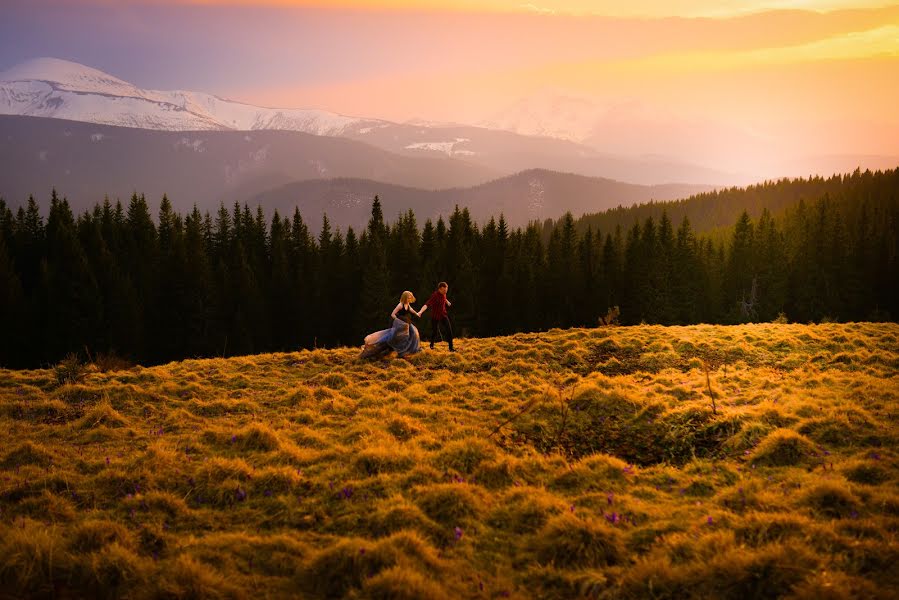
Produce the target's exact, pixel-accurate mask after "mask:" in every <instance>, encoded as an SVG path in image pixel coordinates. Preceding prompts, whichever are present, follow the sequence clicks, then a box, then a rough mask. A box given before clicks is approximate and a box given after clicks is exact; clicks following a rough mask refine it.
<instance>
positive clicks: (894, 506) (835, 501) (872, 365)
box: [0, 323, 899, 599]
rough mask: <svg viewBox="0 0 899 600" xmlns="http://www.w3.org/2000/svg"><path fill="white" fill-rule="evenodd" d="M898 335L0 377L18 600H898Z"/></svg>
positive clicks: (771, 337)
mask: <svg viewBox="0 0 899 600" xmlns="http://www.w3.org/2000/svg"><path fill="white" fill-rule="evenodd" d="M897 339H899V327H897V326H896V325H891V324H863V323H862V324H847V325H840V324H825V325H815V326H806V325H789V324H753V325H742V326H738V327H713V326H696V327H657V326H641V327H631V328H626V327H621V328H606V329H597V330H587V329H577V330H564V331H563V330H552V331H549V332H545V333H532V334H518V335H513V336H508V337H504V338H493V339H478V340H467V339H460V340H459V350H460V352H458V353H456V354H453V355H450V354H449V353H446V352H440V351H438V352H428V351H425V352H424V353H423V354H420V355H417V356H414V357H412V358H411V360H410V361H408V362H407V361H404V360H388V361H383V362H376V363H369V362H359V361H357V360H356V351H355V350H354V349H338V350H325V351H312V352H310V351H303V352H294V353H286V354H265V355H259V356H247V357H240V358H232V359H212V360H188V361H184V362H180V363H171V364H168V365H162V366H158V367H153V368H142V367H134V368H131V369H129V370H127V371H122V370H102V369H88V370H87V371H86V372H85V374H84V377H83V378H80V379H79V380H77V381H67V382H63V383H62V384H60V382H59V381H58V380H57V378H56V376H55V374H54V372H53V370H33V371H19V372H11V371H0V429H2V431H3V432H4V437H3V443H2V445H0V590H2V591H0V596H4V597H5V596H10V597H16V598H18V597H97V598H113V597H130V598H144V597H147V598H157V597H173V598H193V597H196V598H242V597H248V596H255V595H260V594H261V595H264V596H267V597H268V596H271V597H304V598H339V597H347V598H483V597H491V598H504V597H511V598H532V597H536V598H552V599H555V598H605V599H619V598H624V599H628V598H634V599H637V598H640V599H642V598H647V597H654V598H671V599H681V598H688V599H689V598H750V597H795V598H809V597H812V596H814V597H815V598H829V597H834V598H851V597H857V598H862V597H863V598H877V597H883V598H887V597H895V596H896V595H897V590H899V582H897V578H896V576H895V565H896V562H897V561H899V550H897V548H899V543H897V525H899V468H897V467H896V464H897V456H896V453H895V452H894V450H893V448H896V447H899V431H897V427H896V422H897V421H896V419H897V417H899V412H897V409H896V400H897V398H899V396H897V394H896V390H895V384H894V382H895V379H896V375H897V371H899V359H897V358H896V357H897V354H896V350H895V345H896V340H897ZM704 365H708V367H709V383H707V382H706V376H705V370H704ZM709 384H710V385H711V388H712V389H713V391H714V394H715V399H716V404H717V412H713V410H712V406H711V402H710V399H709V396H708V385H709Z"/></svg>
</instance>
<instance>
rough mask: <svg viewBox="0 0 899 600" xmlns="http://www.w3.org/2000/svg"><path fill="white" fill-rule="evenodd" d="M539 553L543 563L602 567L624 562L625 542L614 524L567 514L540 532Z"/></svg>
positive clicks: (538, 536) (536, 546)
mask: <svg viewBox="0 0 899 600" xmlns="http://www.w3.org/2000/svg"><path fill="white" fill-rule="evenodd" d="M535 554H536V557H537V560H538V561H540V562H541V563H552V564H554V565H558V566H566V567H567V566H569V565H573V566H577V567H599V566H605V565H615V564H618V563H619V562H621V561H622V560H623V558H624V544H623V542H622V539H621V534H620V533H619V532H618V531H616V530H614V529H612V528H611V527H609V526H607V525H604V524H602V523H599V522H598V521H595V520H583V519H580V518H578V517H575V516H573V515H570V514H565V513H563V514H561V515H559V516H556V517H553V518H552V519H550V521H549V522H548V523H547V524H546V525H545V526H544V527H543V529H542V530H541V531H540V533H539V535H537V539H536V543H535Z"/></svg>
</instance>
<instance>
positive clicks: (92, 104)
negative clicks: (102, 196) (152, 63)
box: [0, 58, 387, 136]
mask: <svg viewBox="0 0 899 600" xmlns="http://www.w3.org/2000/svg"><path fill="white" fill-rule="evenodd" d="M0 114H7V115H22V116H37V117H52V118H57V119H68V120H72V121H83V122H88V123H97V124H102V125H117V126H121V127H137V128H141V129H158V130H166V131H198V130H229V129H231V130H258V129H282V130H289V131H301V132H304V133H312V134H315V135H332V136H337V135H346V134H349V133H357V132H358V131H359V130H363V131H364V130H371V129H373V128H377V127H382V126H384V125H386V124H387V123H385V122H383V121H379V120H375V119H359V118H355V117H347V116H344V115H339V114H335V113H330V112H326V111H321V110H304V109H278V108H263V107H258V106H252V105H250V104H244V103H241V102H235V101H232V100H226V99H224V98H219V97H218V96H214V95H211V94H205V93H202V92H190V91H182V90H175V91H160V90H145V89H141V88H139V87H137V86H135V85H133V84H131V83H128V82H127V81H122V80H121V79H118V78H117V77H114V76H112V75H109V74H107V73H104V72H102V71H99V70H97V69H93V68H91V67H87V66H84V65H81V64H78V63H75V62H71V61H67V60H61V59H58V58H35V59H32V60H29V61H26V62H23V63H21V64H19V65H16V66H15V67H12V68H11V69H9V70H7V71H4V72H3V73H0Z"/></svg>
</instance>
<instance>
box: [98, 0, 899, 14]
mask: <svg viewBox="0 0 899 600" xmlns="http://www.w3.org/2000/svg"><path fill="white" fill-rule="evenodd" d="M109 1H112V0H109ZM116 1H117V2H119V3H121V2H125V3H128V2H133V3H148V2H152V3H157V4H199V5H211V6H225V5H255V6H265V5H268V6H282V7H291V6H293V7H295V6H303V7H322V8H332V9H337V10H341V9H365V10H397V11H409V10H415V11H433V10H440V11H465V12H498V13H538V14H557V15H565V14H568V15H603V16H640V17H662V16H681V17H697V16H715V17H724V16H732V15H740V14H747V13H753V12H761V11H767V10H773V9H778V10H790V9H800V10H812V11H833V10H837V9H846V8H869V7H878V6H885V5H888V4H889V2H877V1H876V0H873V1H872V0H755V1H735V0H678V1H677V2H670V1H667V2H666V1H659V0H630V1H629V2H620V1H619V0H531V1H522V0H330V1H328V2H322V1H321V0H116Z"/></svg>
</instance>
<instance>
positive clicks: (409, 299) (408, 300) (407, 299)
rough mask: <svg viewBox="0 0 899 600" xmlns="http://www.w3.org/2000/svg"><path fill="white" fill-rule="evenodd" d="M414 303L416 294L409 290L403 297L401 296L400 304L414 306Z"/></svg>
mask: <svg viewBox="0 0 899 600" xmlns="http://www.w3.org/2000/svg"><path fill="white" fill-rule="evenodd" d="M413 302H415V294H413V293H412V292H410V291H409V290H406V291H405V292H403V295H402V296H400V304H412V303H413Z"/></svg>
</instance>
